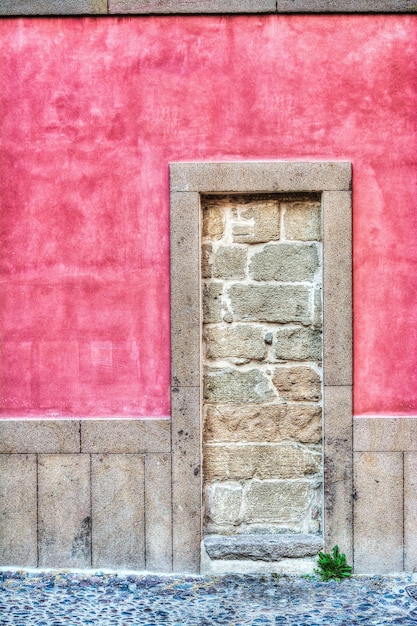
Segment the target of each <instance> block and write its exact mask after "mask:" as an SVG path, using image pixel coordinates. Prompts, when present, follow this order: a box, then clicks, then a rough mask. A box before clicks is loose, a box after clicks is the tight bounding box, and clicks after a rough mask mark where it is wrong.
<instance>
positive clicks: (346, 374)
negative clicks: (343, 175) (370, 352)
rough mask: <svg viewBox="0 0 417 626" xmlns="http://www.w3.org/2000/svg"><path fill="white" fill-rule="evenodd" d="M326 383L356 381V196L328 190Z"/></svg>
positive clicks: (325, 226) (324, 203)
mask: <svg viewBox="0 0 417 626" xmlns="http://www.w3.org/2000/svg"><path fill="white" fill-rule="evenodd" d="M322 206H323V240H324V245H323V300H324V320H323V324H324V328H325V333H324V342H323V343H324V346H323V351H324V363H325V367H324V384H325V385H351V384H352V199H351V194H350V193H349V192H346V191H343V192H324V193H323V195H322Z"/></svg>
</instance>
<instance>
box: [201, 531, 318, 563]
mask: <svg viewBox="0 0 417 626" xmlns="http://www.w3.org/2000/svg"><path fill="white" fill-rule="evenodd" d="M204 546H205V548H206V550H207V553H208V555H209V556H210V557H211V558H212V559H253V560H260V561H279V560H280V559H282V558H297V557H298V558H300V557H305V556H314V555H315V554H317V553H318V552H319V550H321V549H322V548H323V540H322V538H321V537H319V536H317V535H306V534H295V533H294V534H282V535H281V534H276V535H275V534H273V535H256V534H251V535H238V536H236V535H233V536H225V535H210V536H207V537H205V538H204Z"/></svg>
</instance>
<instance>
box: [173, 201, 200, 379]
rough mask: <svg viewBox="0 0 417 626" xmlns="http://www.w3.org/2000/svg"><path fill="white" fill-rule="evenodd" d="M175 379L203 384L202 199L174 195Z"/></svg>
mask: <svg viewBox="0 0 417 626" xmlns="http://www.w3.org/2000/svg"><path fill="white" fill-rule="evenodd" d="M170 216H171V217H170V219H171V346H172V348H171V355H172V356H171V377H172V383H173V385H178V386H184V385H185V386H194V385H198V384H199V381H200V333H201V321H200V319H201V289H200V198H199V194H198V193H172V194H171V214H170Z"/></svg>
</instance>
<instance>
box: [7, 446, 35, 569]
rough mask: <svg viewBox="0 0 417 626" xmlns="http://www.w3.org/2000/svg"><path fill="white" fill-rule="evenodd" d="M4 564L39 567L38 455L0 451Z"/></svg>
mask: <svg viewBox="0 0 417 626" xmlns="http://www.w3.org/2000/svg"><path fill="white" fill-rule="evenodd" d="M0 507H1V511H0V565H2V566H8V565H9V566H20V567H36V566H37V564H38V562H37V561H38V546H37V539H38V537H37V485H36V455H34V454H0Z"/></svg>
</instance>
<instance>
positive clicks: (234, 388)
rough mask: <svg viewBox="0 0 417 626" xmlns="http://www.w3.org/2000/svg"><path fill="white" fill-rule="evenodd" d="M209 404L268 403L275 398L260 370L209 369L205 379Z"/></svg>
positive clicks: (204, 384) (205, 392)
mask: <svg viewBox="0 0 417 626" xmlns="http://www.w3.org/2000/svg"><path fill="white" fill-rule="evenodd" d="M203 397H204V400H206V401H207V402H239V403H243V402H267V401H268V400H271V399H273V398H274V393H273V391H272V389H271V387H270V385H269V381H268V379H267V377H266V376H264V374H263V373H262V372H261V371H260V370H258V369H250V370H247V371H240V370H238V369H233V368H231V367H224V368H222V369H215V368H207V370H206V371H205V374H204V377H203Z"/></svg>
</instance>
